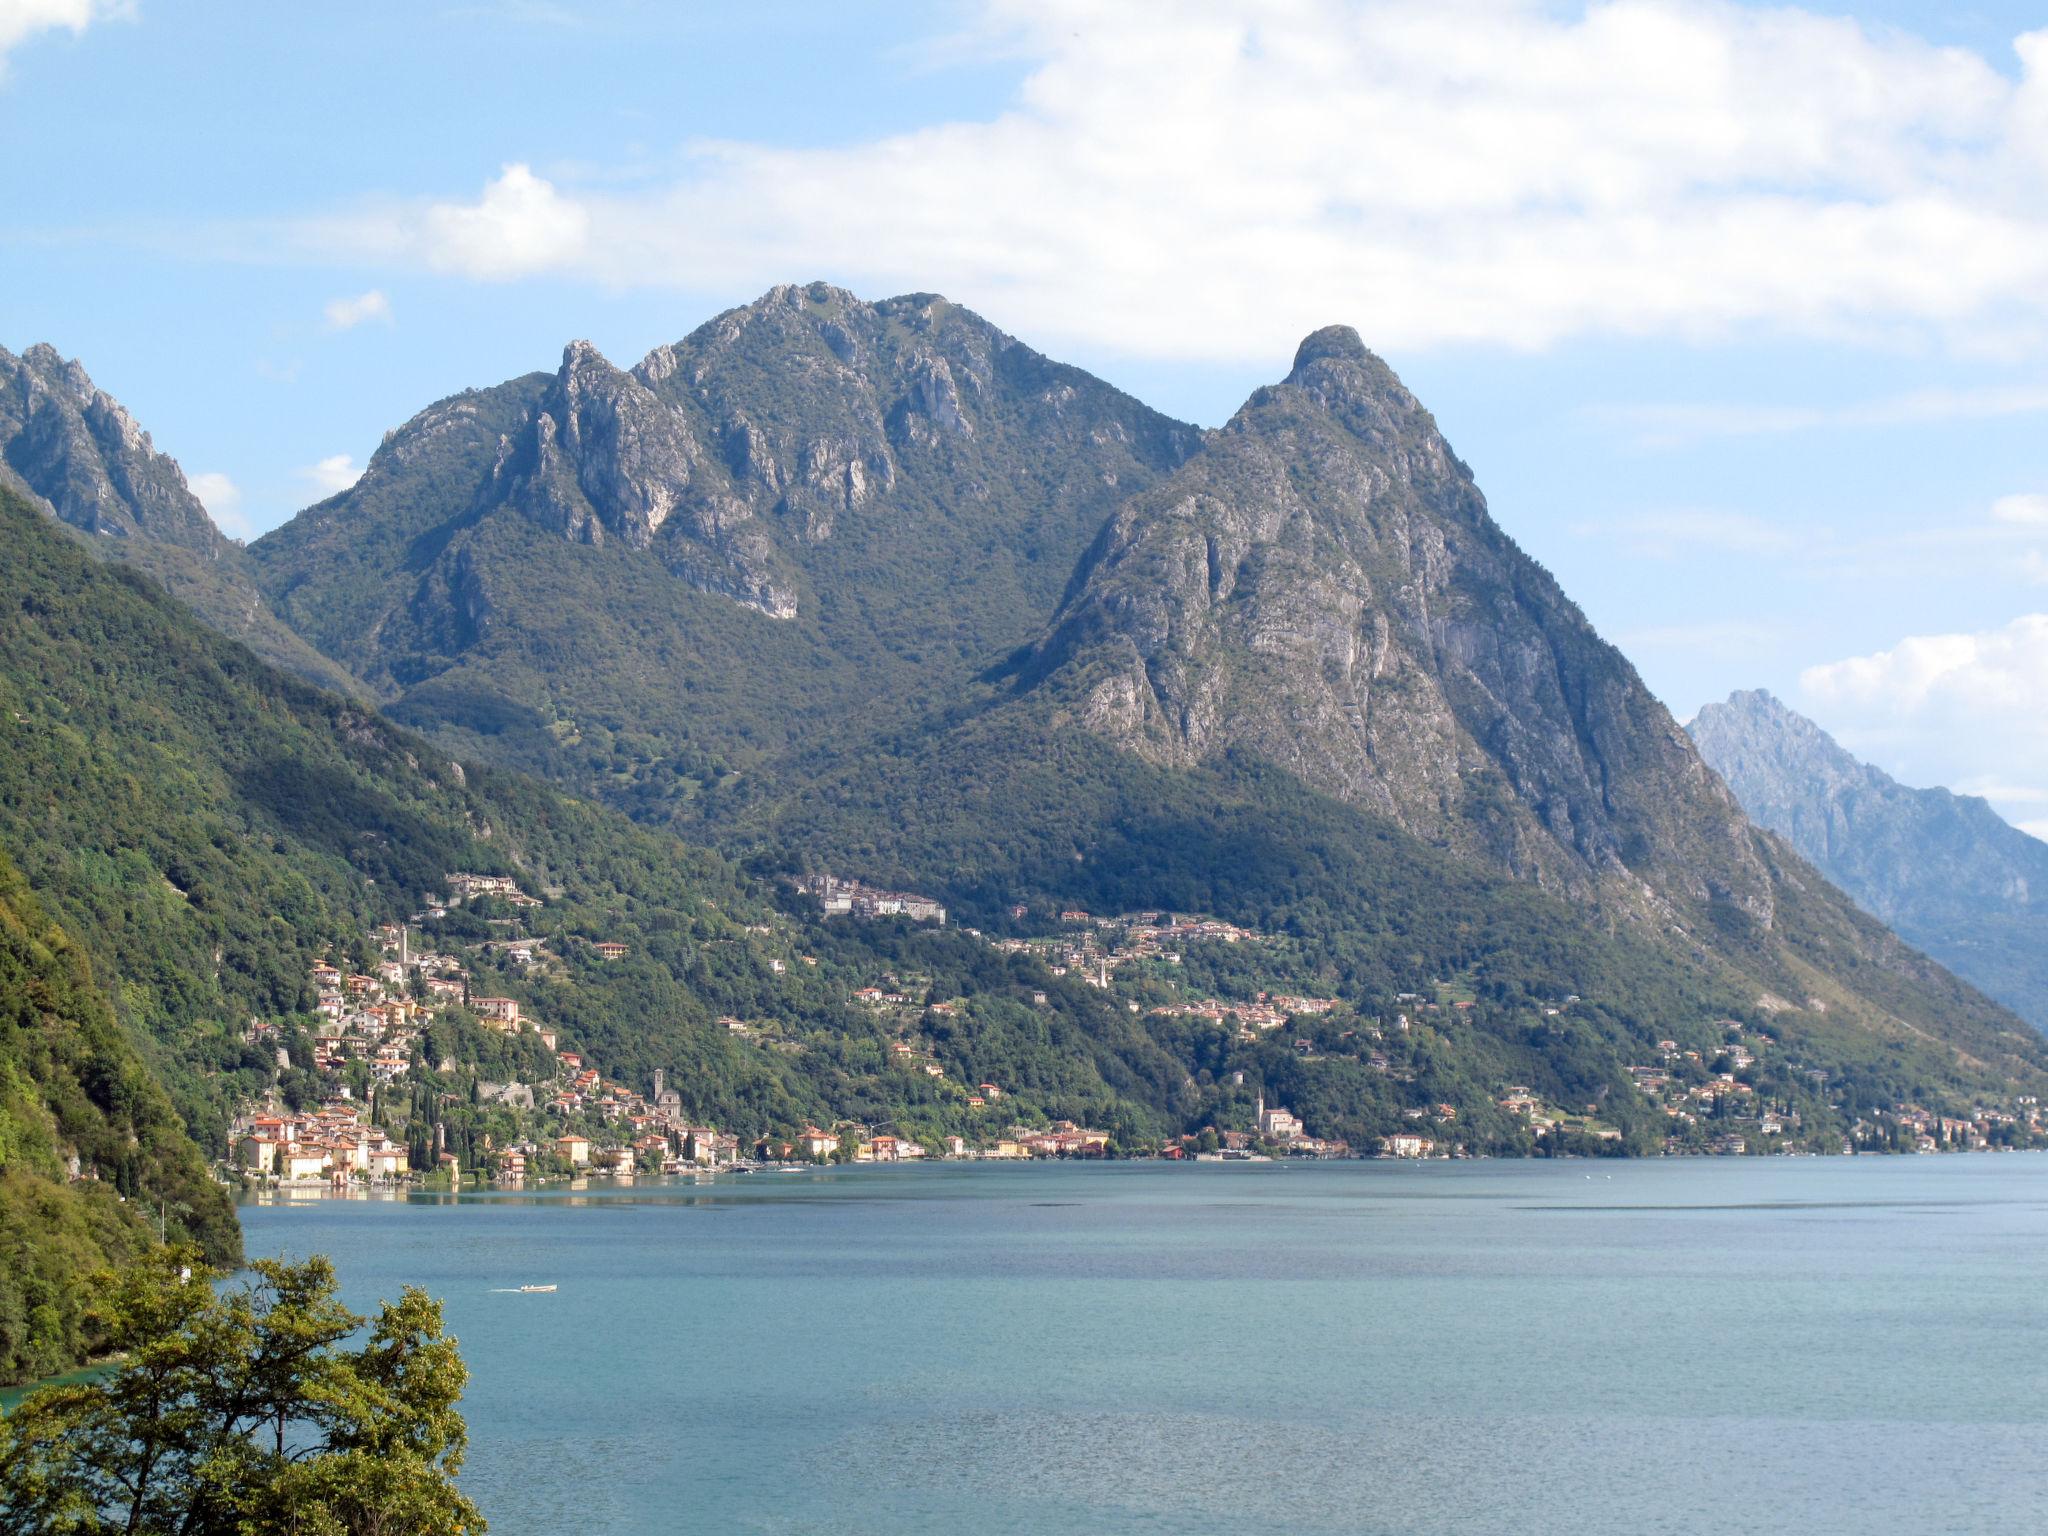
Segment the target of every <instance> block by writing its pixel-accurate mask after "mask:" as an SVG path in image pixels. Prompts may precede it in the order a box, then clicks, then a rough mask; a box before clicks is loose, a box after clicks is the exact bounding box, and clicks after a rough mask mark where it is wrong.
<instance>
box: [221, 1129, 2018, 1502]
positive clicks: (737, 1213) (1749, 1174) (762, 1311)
mask: <svg viewBox="0 0 2048 1536" xmlns="http://www.w3.org/2000/svg"><path fill="white" fill-rule="evenodd" d="M244 1216H245V1219H246V1222H247V1229H248V1239H249V1249H250V1252H252V1253H256V1254H293V1255H303V1254H306V1253H310V1252H326V1253H329V1254H331V1255H333V1257H334V1258H335V1260H336V1263H337V1264H338V1266H339V1268H340V1273H341V1278H342V1281H343V1286H344V1290H345V1291H346V1293H347V1295H348V1297H349V1299H350V1300H351V1302H352V1303H353V1304H354V1305H356V1306H357V1307H358V1308H359V1309H361V1308H367V1307H368V1306H370V1305H371V1304H373V1303H374V1302H375V1300H376V1299H377V1298H379V1297H381V1296H390V1295H394V1294H396V1292H397V1290H398V1288H399V1286H400V1285H401V1284H404V1283H406V1282H414V1283H418V1284H421V1285H424V1286H426V1287H428V1288H429V1289H430V1290H431V1291H433V1292H434V1293H435V1294H437V1295H439V1296H441V1297H443V1298H444V1299H445V1301H446V1303H447V1310H448V1317H449V1321H450V1324H451V1326H452V1328H453V1329H454V1331H455V1332H456V1333H457V1334H458V1335H459V1336H460V1338H461V1340H462V1345H463V1352H464V1354H465V1356H466V1358H467V1359H468V1361H469V1366H470V1371H471V1382H470V1390H469V1395H468V1398H467V1400H466V1409H467V1413H468V1416H469V1424H470V1435H471V1442H472V1451H471V1457H470V1462H469V1466H468V1468H467V1470H466V1471H465V1473H464V1478H463V1480H464V1483H465V1485H466V1486H467V1488H468V1490H469V1492H470V1493H471V1494H472V1496H473V1497H475V1498H476V1499H477V1500H478V1501H479V1502H480V1503H481V1505H482V1506H483V1508H484V1511H485V1513H486V1514H487V1515H488V1516H489V1517H490V1521H491V1529H492V1530H493V1531H494V1532H497V1533H499V1536H570V1533H575V1536H610V1533H633V1536H638V1533H643V1532H646V1533H655V1532H664V1533H665V1532H696V1531H707V1532H708V1531H720V1532H728V1531H732V1532H772V1533H783V1532H790V1533H795V1532H804V1533H812V1536H816V1533H833V1532H842V1531H844V1532H877V1533H889V1536H923V1533H941V1532H943V1533H949V1536H951V1533H979V1532H1006V1533H1010V1532H1022V1533H1033V1536H1036V1533H1047V1536H1065V1533H1077V1536H1078V1533H1087V1536H1119V1533H1123V1532H1149V1531H1172V1532H1182V1533H1205V1532H1224V1531H1228V1532H1232V1533H1241V1532H1242V1531H1244V1530H1245V1529H1247V1528H1248V1527H1265V1528H1268V1529H1273V1530H1281V1531H1289V1532H1298V1533H1332V1536H1336V1533H1343V1536H1355V1533H1368V1532H1398V1533H1401V1536H1436V1533H1445V1536H1450V1533H1457V1536H1467V1533H1473V1532H1491V1531H1506V1530H1510V1529H1515V1530H1528V1531H1567V1530H1568V1531H1571V1532H1574V1533H1577V1536H1589V1533H1606V1532H1628V1533H1632V1536H1633V1533H1655V1532H1695V1531H1697V1532H1717V1533H1718V1532H1729V1531H1766V1530H1785V1531H1798V1532H1837V1531H1840V1532H1852V1531H1853V1532H1867V1531H1870V1530H1873V1529H1881V1528H1892V1529H1910V1530H1914V1531H1921V1532H1974V1531H1986V1532H1989V1531H1999V1532H2005V1531H2010V1530H2019V1529H2031V1528H2033V1526H2034V1524H2035V1522H2036V1521H2037V1520H2038V1519H2039V1517H2040V1515H2041V1512H2042V1509H2043V1507H2044V1503H2048V1491H2044V1477H2048V1156H2043V1155H2038V1154H2028V1155H2006V1156H1971V1157H1942V1158H1890V1159H1880V1158H1854V1159H1826V1160H1799V1161H1792V1160H1776V1161H1750V1160H1735V1159H1729V1160H1720V1161H1697V1160H1685V1161H1678V1160H1673V1161H1659V1162H1644V1163H1625V1164H1620V1165H1615V1164H1601V1163H1584V1162H1572V1163H1467V1164H1436V1165H1424V1166H1417V1165H1398V1164H1390V1163H1352V1164H1323V1165H1316V1166H1288V1165H1278V1164H1275V1165H1244V1164H1240V1165H1235V1166H1232V1165H1213V1164H1211V1165H1203V1166H1200V1167H1173V1166H1170V1165H1153V1164H1125V1165H1116V1164H1111V1165H1104V1166H1094V1167H1089V1166H1069V1167H1056V1166H1035V1167H1001V1166H991V1165H979V1166H975V1165H941V1166H934V1167H929V1168H902V1169H893V1168H892V1169H872V1170H845V1171H839V1172H832V1173H817V1174H796V1175H773V1174H759V1175H751V1176H746V1177H740V1178H735V1179H727V1180H723V1181H721V1182H720V1183H719V1184H717V1185H715V1186H713V1185H698V1186H691V1185H675V1184H667V1183H661V1182H653V1183H649V1182H643V1183H641V1184H639V1185H638V1186H636V1187H633V1188H631V1189H616V1188H604V1189H598V1188H595V1187H593V1188H592V1189H591V1190H589V1191H587V1192H580V1193H571V1192H562V1193H542V1194H536V1195H525V1196H483V1197H473V1198H464V1199H462V1200H460V1201H459V1202H455V1203H446V1202H444V1203H432V1202H429V1201H427V1200H424V1199H414V1200H408V1201H402V1202H371V1201H341V1200H312V1201H306V1202H303V1203H300V1204H296V1205H293V1206H276V1205H273V1206H263V1207H251V1208H249V1209H247V1210H246V1211H245V1212H244ZM529 1282H532V1283H554V1284H557V1285H559V1286H560V1290H559V1291H557V1292H556V1293H555V1294H553V1295H518V1294H504V1293H501V1292H499V1291H497V1290H495V1289H494V1287H500V1286H517V1285H520V1284H522V1283H529Z"/></svg>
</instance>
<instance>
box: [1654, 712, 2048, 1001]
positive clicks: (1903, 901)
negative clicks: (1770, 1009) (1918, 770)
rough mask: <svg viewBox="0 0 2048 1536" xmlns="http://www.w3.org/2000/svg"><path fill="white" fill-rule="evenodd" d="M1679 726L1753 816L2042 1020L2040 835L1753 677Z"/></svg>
mask: <svg viewBox="0 0 2048 1536" xmlns="http://www.w3.org/2000/svg"><path fill="white" fill-rule="evenodd" d="M1690 730H1691V732H1692V737H1693V740H1694V741H1695V742H1697V743H1698V745H1699V749H1700V754H1701V756H1702V757H1704V758H1705V759H1706V761H1707V762H1708V763H1709V764H1711V765H1712V766H1713V768H1714V770H1715V771H1716V772H1718V773H1719V774H1720V775H1721V777H1722V778H1723V779H1725V780H1726V781H1727V783H1728V786H1729V787H1730V788H1731V789H1732V790H1734V792H1735V794H1736V795H1737V796H1738V797H1739V798H1740V799H1741V801H1742V804H1743V808H1744V809H1745V810H1747V811H1748V813H1749V814H1750V816H1751V817H1753V818H1754V819H1755V820H1756V821H1757V822H1758V824H1760V825H1762V826H1766V827H1769V828H1770V829H1771V830H1773V831H1774V832H1777V833H1778V834H1779V835H1780V836H1782V837H1784V838H1785V839H1786V840H1787V841H1788V842H1790V843H1791V844H1792V846H1793V847H1795V848H1797V849H1798V850H1799V852H1800V853H1801V854H1802V855H1804V856H1805V857H1806V858H1807V859H1809V860H1811V861H1812V863H1813V865H1814V867H1815V868H1817V869H1819V870H1820V871H1821V872H1822V873H1823V874H1825V875H1826V876H1827V877H1828V878H1829V879H1830V880H1832V881H1834V882H1835V884H1837V885H1839V886H1840V887H1841V888H1842V889H1843V890H1844V891H1847V892H1848V893H1849V894H1850V895H1851V896H1853V897H1855V898H1856V900H1857V902H1858V903H1859V904H1860V905H1861V906H1862V907H1863V908H1864V909H1865V910H1866V911H1868V912H1870V913H1872V914H1873V915H1874V916H1876V917H1877V918H1879V919H1880V920H1882V921H1883V922H1884V923H1886V924H1887V925H1888V926H1890V927H1892V928H1893V929H1896V930H1897V931H1898V933H1899V934H1900V935H1901V936H1903V937H1904V938H1905V939H1907V940H1908V941H1909V942H1911V943H1913V944H1916V945H1918V946H1919V947H1920V948H1921V949H1924V950H1926V951H1927V953H1928V954H1930V955H1932V956H1934V958H1936V959H1937V960H1939V961H1941V963H1942V964H1943V965H1945V966H1947V967H1948V968H1949V969H1951V970H1952V971H1954V972H1955V973H1956V974H1957V975H1958V976H1961V977H1963V978H1965V979H1966V980H1968V981H1970V982H1972V983H1974V984H1975V985H1976V986H1978V987H1980V988H1982V989H1983V990H1984V992H1985V993H1987V994H1988V995H1990V996H1991V997H1994V998H1997V999H1998V1000H1999V1001H2000V1002H2002V1003H2004V1004H2005V1005H2006V1006H2007V1007H2009V1008H2012V1009H2013V1010H2014V1011H2015V1012H2017V1013H2019V1014H2020V1015H2021V1016H2022V1017H2023V1018H2026V1019H2029V1020H2031V1021H2032V1022H2033V1023H2034V1024H2035V1025H2036V1026H2037V1027H2039V1028H2041V1029H2044V1030H2048V843H2043V842H2042V841H2041V840H2040V839H2038V838H2035V837H2032V836H2030V835H2028V834H2027V833H2025V832H2022V831H2021V830H2019V828H2017V827H2015V826H2013V825H2012V824H2011V823H2009V822H2007V821H2006V820H2005V819H2004V818H2003V817H2001V816H2000V815H1999V814H1998V813H1997V812H1996V811H1994V810H1993V809H1992V808H1991V806H1990V804H1989V803H1988V802H1986V801H1985V800H1983V799H1981V798H1979V797H1977V796H1974V795H1958V794H1955V793H1953V792H1951V791H1949V790H1946V789H1938V788H1937V789H1914V788H1911V787H1909V786H1907V785H1904V784H1901V783H1899V782H1898V780H1896V779H1894V778H1892V777H1891V775H1889V774H1887V773H1886V772H1884V770H1882V769H1880V768H1876V767H1873V766H1871V765H1870V764H1868V763H1864V762H1860V761H1858V760H1857V759H1856V758H1855V757H1854V756H1852V755H1851V754H1850V753H1848V752H1847V751H1845V750H1843V748H1842V747H1841V746H1840V745H1838V744H1837V743H1836V742H1835V740H1834V739H1833V738H1832V737H1830V736H1829V735H1828V734H1827V733H1826V732H1825V731H1823V730H1822V729H1821V728H1820V727H1819V726H1817V725H1815V724H1814V723H1813V722H1812V721H1811V720H1808V719H1807V718H1806V717H1805V716H1803V715H1800V714H1798V713H1797V712H1796V711H1794V710H1792V709H1789V708H1787V707H1786V706H1785V705H1784V704H1782V703H1780V702H1779V701H1778V700H1777V699H1775V698H1773V697H1772V696H1771V695H1770V694H1769V693H1766V692H1764V691H1763V690H1761V689H1753V690H1749V691H1747V692H1738V693H1733V694H1730V695H1729V696H1728V699H1727V701H1726V702H1725V703H1721V704H1709V705H1707V706H1706V707H1705V708H1704V709H1702V710H1701V711H1700V712H1699V714H1698V715H1697V716H1696V717H1695V718H1694V719H1693V721H1692V724H1691V726H1690Z"/></svg>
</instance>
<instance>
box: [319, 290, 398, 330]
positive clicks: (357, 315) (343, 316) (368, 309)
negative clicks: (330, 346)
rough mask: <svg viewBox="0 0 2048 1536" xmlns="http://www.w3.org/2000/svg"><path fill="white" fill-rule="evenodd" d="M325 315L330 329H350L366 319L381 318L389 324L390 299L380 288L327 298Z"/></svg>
mask: <svg viewBox="0 0 2048 1536" xmlns="http://www.w3.org/2000/svg"><path fill="white" fill-rule="evenodd" d="M326 315H327V328H328V329H329V330H330V331H352V330H354V329H355V328H356V327H357V326H359V325H361V324H363V323H364V322H365V321H367V320H381V321H383V322H384V324H386V325H389V324H391V300H390V299H389V298H388V297H387V296H386V295H385V292H384V290H383V289H382V288H372V289H371V290H370V291H369V292H368V293H359V294H356V295H354V296H353V297H345V298H339V299H329V300H328V301H327V309H326Z"/></svg>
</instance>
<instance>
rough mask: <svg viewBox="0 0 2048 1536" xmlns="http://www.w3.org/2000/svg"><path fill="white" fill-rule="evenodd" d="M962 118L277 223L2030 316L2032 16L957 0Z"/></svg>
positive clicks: (521, 257)
mask: <svg viewBox="0 0 2048 1536" xmlns="http://www.w3.org/2000/svg"><path fill="white" fill-rule="evenodd" d="M973 36H974V37H975V39H976V40H977V41H978V43H979V45H980V47H981V48H982V50H983V51H984V53H986V54H1003V55H1006V56H1014V55H1015V54H1017V53H1018V52H1020V51H1021V53H1022V55H1023V56H1024V57H1026V58H1027V59H1028V60H1029V61H1030V63H1029V66H1028V68H1027V72H1026V75H1025V77H1024V79H1023V82H1022V84H1021V86H1020V87H1019V90H1018V92H1017V95H1016V97H1015V99H1014V100H1013V101H1012V102H1010V103H1009V104H1008V106H1007V108H1006V109H1005V110H1003V111H1002V112H1000V113H999V114H997V115H996V116H994V117H993V118H991V119H988V120H985V121H958V122H950V123H942V124H937V125H933V126H929V127H925V128H920V129H917V130H914V131H910V132H905V133H901V134H896V135H893V136H888V137H884V138H879V139H874V140H869V141H866V142H859V143H853V144H848V145H841V146H835V147H825V148H817V147H813V148H801V147H800V148H785V147H779V146H772V145H768V144H762V143H732V142H711V143H697V144H693V145H691V146H689V147H688V154H689V158H688V162H687V168H686V170H685V171H684V172H683V174H681V175H679V176H674V177H671V178H668V179H666V180H664V181H660V182H656V183H653V184H650V185H647V186H644V187H642V188H640V189H638V190H636V191H632V192H627V193H620V192H618V191H615V190H591V191H587V192H584V193H581V194H579V193H577V192H576V191H575V189H568V190H565V189H562V188H558V187H557V186H555V185H553V184H552V183H550V182H549V181H548V180H545V179H543V178H542V177H541V176H539V175H536V174H535V173H534V172H533V171H532V170H531V168H530V167H528V166H526V165H523V164H515V165H511V166H508V167H506V169H505V171H504V172H503V174H502V175H501V176H500V177H499V178H498V179H497V180H496V181H494V182H492V183H491V184H490V185H489V186H488V187H487V188H486V190H485V192H484V194H483V196H482V197H481V198H480V199H478V200H477V201H474V202H435V203H429V204H426V205H423V206H414V207H399V208H386V209H382V210H371V211H369V212H365V213H359V214H357V215H352V216H349V217H344V218H332V219H327V220H323V221H320V222H319V223H317V224H315V225H313V226H309V227H308V228H307V229H305V230H304V231H302V234H303V236H304V237H305V238H307V239H309V240H311V241H312V242H313V243H314V244H315V245H316V246H318V247H320V248H321V249H323V250H326V251H329V252H334V251H336V250H337V249H339V250H343V251H353V252H355V253H357V254H361V255H374V256H381V257H385V258H394V257H395V258H402V259H406V260H410V261H413V262H416V263H418V264H421V265H425V266H428V267H432V268H436V269H440V270H446V271H454V272H461V273H467V274H469V275H472V276H477V277H485V278H503V277H516V276H521V275H526V274H531V273H537V272H565V273H572V274H576V275H580V276H584V277H588V278H594V279H597V280H599V281H602V282H605V283H607V284H614V285H654V286H676V287H681V288H690V289H696V290H706V289H709V290H717V291H725V292H739V291H751V290H754V289H757V288H760V287H765V286H767V284H768V282H770V281H775V280H783V279H802V278H805V277H809V276H813V275H825V276H830V277H834V278H836V279H838V280H841V281H845V282H848V283H851V284H854V285H856V286H859V287H862V288H866V289H870V290H876V289H879V290H893V289H896V288H899V287H916V288H924V287H933V286H936V287H939V288H941V289H943V290H944V291H946V292H948V293H950V294H952V295H953V296H955V297H957V298H961V299H963V300H966V301H968V302H972V303H974V304H976V305H977V306H978V307H980V308H983V309H986V310H989V311H991V312H992V313H994V314H996V315H997V316H999V317H1000V318H1001V319H1002V320H1003V321H1004V322H1005V323H1006V324H1009V325H1011V326H1013V327H1015V328H1017V329H1019V330H1023V331H1025V332H1027V333H1029V334H1031V335H1033V336H1034V337H1045V338H1047V339H1048V340H1054V341H1056V340H1062V339H1066V338H1072V337H1076V336H1079V337H1084V338H1086V339H1087V340H1088V341H1090V342H1093V343H1096V344H1099V345H1108V346H1110V347H1113V348H1121V349H1124V350H1128V351H1130V352H1133V353H1139V354H1148V355H1153V356H1161V355H1171V356H1182V357H1190V358H1193V357H1207V358H1218V359H1230V360H1244V359H1251V358H1259V359H1266V358H1270V357H1271V356H1272V355H1274V354H1275V353H1276V352H1282V353H1284V351H1285V349H1286V348H1287V347H1288V346H1290V345H1291V344H1292V342H1293V341H1294V340H1295V339H1297V338H1298V337H1299V336H1300V335H1301V334H1302V333H1303V332H1305V331H1306V330H1308V329H1310V328H1312V327H1313V326H1316V325H1319V324H1324V323H1327V322H1329V321H1331V320H1336V319H1343V320H1348V321H1351V322H1353V323H1355V324H1357V325H1358V326H1359V327H1360V329H1361V330H1363V331H1364V333H1365V334H1366V335H1367V336H1368V337H1369V338H1371V339H1372V341H1373V342H1374V343H1375V344H1376V345H1378V346H1381V347H1384V348H1391V349H1402V348H1416V347H1422V346H1427V345H1431V344H1441V343H1454V342H1460V341H1477V342H1486V343H1495V344H1507V345H1512V346H1520V347H1541V346H1544V345H1547V344H1549V343H1552V342H1555V341H1557V340H1559V339H1561V338H1565V337H1569V336H1574V335H1581V334H1587V333H1606V334H1619V335H1678V336H1687V337H1697V336H1712V335H1719V334H1725V333H1729V332H1731V331H1735V330H1739V329H1745V328H1754V327H1767V328H1774V329H1779V330H1789V331H1795V332H1801V333H1808V334H1816V333H1817V334H1826V335H1831V336H1839V335H1854V336H1859V337H1869V338H1882V339H1905V338H1914V339H1925V338H1927V337H1930V336H1934V337H1940V338H1942V339H1945V340H1948V341H1951V342H1954V343H1956V344H1959V345H1969V344H1978V343H1987V342H1990V341H2005V340H2009V339H2010V338H2012V337H2014V336H2021V335H2028V334H2034V333H2040V334H2048V178H2044V176H2043V171H2044V169H2048V150H2044V149H2043V145H2044V144H2048V134H2044V133H2043V131H2042V129H2043V125H2044V124H2048V32H2044V33H2037V34H2032V35H2030V36H2029V37H2027V38H2025V39H2022V40H2021V42H2020V45H2019V57H2020V61H2021V70H2020V72H2019V74H2018V77H2017V78H2014V77H2011V76H2008V75H2006V74H2004V73H2001V71H2000V69H1999V68H1998V67H1995V65H1994V62H1993V61H1991V60H1988V59H1986V58H1984V57H1982V56H1979V55H1977V54H1975V53H1972V52H1970V51H1968V50H1966V49H1961V48H1948V47H1935V46H1933V45H1931V44H1928V43H1926V42H1924V41H1921V40H1919V39H1917V38H1914V37H1912V36H1910V35H1908V34H1906V33H1903V32H1898V31H1893V30H1889V29H1882V30H1881V29H1866V28H1864V27H1862V26H1860V25H1859V24H1858V23H1856V22H1854V21H1852V20H1847V19H1838V18H1831V17H1824V16H1818V15H1814V14H1811V13H1809V12H1805V11H1800V10H1794V9H1789V8H1765V7H1750V6H1740V5H1735V4H1728V3H1717V0H1607V3H1596V4H1592V5H1589V6H1587V7H1586V8H1585V9H1584V11H1583V13H1572V12H1564V11H1560V9H1559V8H1558V7H1556V6H1554V5H1549V4H1545V3H1542V0H1162V3H1160V4H1156V5H1147V6H1137V7H1104V6H1101V5H1100V4H1098V3H1095V0H985V3H984V5H983V7H982V10H981V12H980V20H979V25H978V26H977V27H976V28H975V29H974V32H973Z"/></svg>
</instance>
